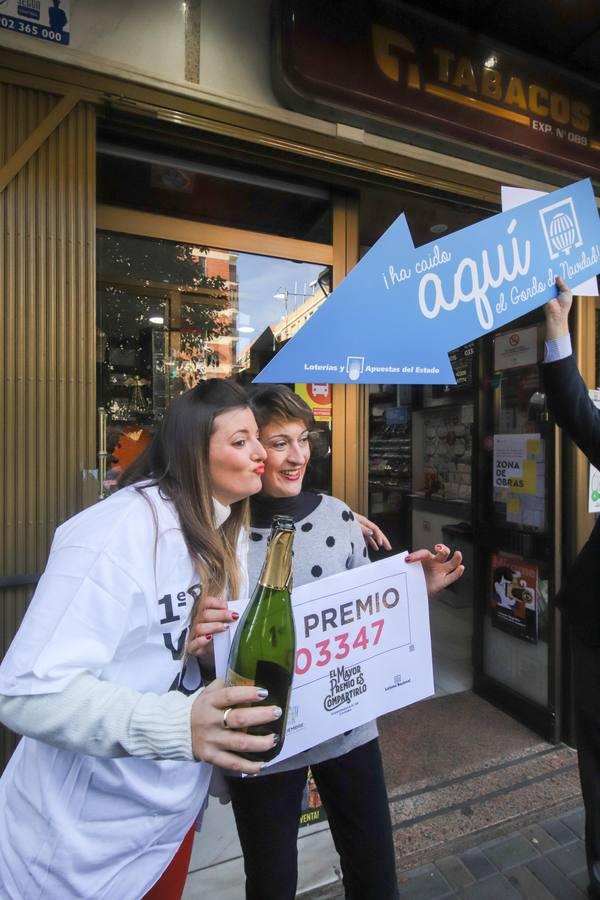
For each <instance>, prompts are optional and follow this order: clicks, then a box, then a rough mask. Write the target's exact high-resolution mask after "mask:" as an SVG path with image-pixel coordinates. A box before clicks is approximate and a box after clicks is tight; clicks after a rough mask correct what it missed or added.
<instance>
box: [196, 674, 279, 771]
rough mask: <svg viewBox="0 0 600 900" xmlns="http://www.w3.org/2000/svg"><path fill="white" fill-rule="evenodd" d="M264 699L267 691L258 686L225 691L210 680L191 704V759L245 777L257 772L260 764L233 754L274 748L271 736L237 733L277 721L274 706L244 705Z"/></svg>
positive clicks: (273, 739)
mask: <svg viewBox="0 0 600 900" xmlns="http://www.w3.org/2000/svg"><path fill="white" fill-rule="evenodd" d="M266 697H267V692H266V691H265V690H263V689H262V688H259V687H228V688H226V687H223V681H222V680H221V679H218V680H217V681H213V683H212V684H211V685H209V686H208V687H207V688H205V689H204V690H203V691H202V692H201V693H200V694H198V697H197V699H196V700H194V703H193V704H192V720H191V724H192V751H193V753H194V757H195V758H196V759H199V760H203V761H204V762H207V763H211V764H212V765H213V766H220V767H221V768H222V769H231V770H233V771H234V772H243V773H244V774H245V775H256V774H257V773H258V772H260V770H261V768H262V763H260V762H250V760H248V759H244V758H243V757H242V756H238V755H237V754H238V753H239V752H244V753H266V752H267V750H270V749H271V748H272V747H273V746H274V744H275V739H276V735H275V734H267V735H265V736H264V737H257V736H256V735H252V734H246V733H245V732H244V731H242V730H240V729H243V728H248V726H249V725H268V724H270V723H271V722H276V721H277V719H279V718H281V714H282V713H281V709H280V708H279V707H278V706H255V707H249V706H247V704H248V703H256V702H257V701H259V700H262V701H264V700H265V699H266ZM245 704H246V705H245Z"/></svg>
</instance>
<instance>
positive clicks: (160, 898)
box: [143, 823, 195, 900]
mask: <svg viewBox="0 0 600 900" xmlns="http://www.w3.org/2000/svg"><path fill="white" fill-rule="evenodd" d="M194 828H195V823H194V825H192V827H191V828H190V830H189V831H188V833H187V834H186V836H185V837H184V839H183V841H182V843H181V847H180V848H179V850H178V851H177V853H176V854H175V856H174V857H173V859H172V860H171V862H170V863H169V865H168V866H167V868H166V869H165V871H164V872H163V873H162V875H161V876H160V878H159V879H158V881H157V882H156V884H155V885H154V886H153V887H151V888H150V890H149V891H148V893H147V894H144V897H143V900H180V897H181V895H182V894H183V888H184V887H185V879H186V877H187V873H188V869H189V867H190V857H191V855H192V846H193V843H194Z"/></svg>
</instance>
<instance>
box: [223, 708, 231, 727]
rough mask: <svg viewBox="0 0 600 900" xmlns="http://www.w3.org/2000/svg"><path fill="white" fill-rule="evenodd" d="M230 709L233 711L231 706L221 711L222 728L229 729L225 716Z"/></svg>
mask: <svg viewBox="0 0 600 900" xmlns="http://www.w3.org/2000/svg"><path fill="white" fill-rule="evenodd" d="M232 709H233V707H232V706H228V707H227V709H224V710H223V728H231V725H228V724H227V716H228V715H229V713H230V712H231V710H232Z"/></svg>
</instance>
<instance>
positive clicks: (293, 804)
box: [227, 740, 399, 900]
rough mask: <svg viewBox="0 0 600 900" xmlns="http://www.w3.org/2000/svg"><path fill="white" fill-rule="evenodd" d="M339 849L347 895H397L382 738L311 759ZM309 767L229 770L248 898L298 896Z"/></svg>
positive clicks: (365, 899) (370, 898)
mask: <svg viewBox="0 0 600 900" xmlns="http://www.w3.org/2000/svg"><path fill="white" fill-rule="evenodd" d="M311 769H312V773H313V776H314V779H315V782H316V785H317V788H318V789H319V794H320V795H321V800H322V801H323V805H324V806H325V809H326V810H327V815H328V817H329V826H330V828H331V834H332V837H333V841H334V843H335V846H336V850H337V851H338V853H339V855H340V860H341V864H342V875H343V880H344V890H345V893H346V897H347V898H348V900H397V898H398V896H399V894H398V885H397V881H396V860H395V855H394V844H393V840H392V828H391V820H390V811H389V805H388V798H387V791H386V787H385V781H384V777H383V766H382V763H381V753H380V751H379V742H378V741H377V740H374V741H369V743H368V744H364V745H363V746H362V747H357V748H356V749H355V750H351V751H350V753H346V754H344V755H343V756H338V757H336V758H335V759H330V760H327V762H323V763H318V764H315V765H314V766H311ZM307 771H308V770H307V767H303V768H301V769H294V770H292V771H290V772H278V773H275V774H273V775H263V776H261V777H258V778H243V779H242V778H228V779H227V783H228V785H229V790H230V793H231V799H232V803H233V812H234V815H235V821H236V824H237V830H238V834H239V838H240V843H241V845H242V850H243V853H244V867H245V871H246V900H294V897H295V896H296V885H297V882H298V851H297V839H298V827H299V818H300V806H301V801H302V792H303V790H304V785H305V783H306V775H307Z"/></svg>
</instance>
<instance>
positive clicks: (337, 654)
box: [296, 619, 385, 675]
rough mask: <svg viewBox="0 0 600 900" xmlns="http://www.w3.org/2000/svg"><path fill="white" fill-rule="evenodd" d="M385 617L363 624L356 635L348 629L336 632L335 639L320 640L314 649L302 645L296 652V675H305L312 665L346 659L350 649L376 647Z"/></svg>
mask: <svg viewBox="0 0 600 900" xmlns="http://www.w3.org/2000/svg"><path fill="white" fill-rule="evenodd" d="M384 625H385V619H376V620H375V621H374V622H371V623H370V626H367V625H363V626H362V627H361V628H360V629H359V631H358V632H357V634H356V635H354V637H353V636H352V635H351V634H350V632H348V631H344V632H343V633H342V634H336V635H334V637H333V640H331V639H330V638H325V639H324V640H322V641H318V642H317V643H316V644H315V646H314V650H309V649H308V647H300V649H299V650H298V651H297V653H296V675H305V674H306V673H307V672H308V670H309V669H310V668H311V666H313V665H314V666H319V667H322V666H328V665H330V664H331V662H332V661H333V660H342V659H346V657H347V656H348V655H349V653H350V650H363V651H364V650H367V649H368V647H376V646H377V644H378V643H379V641H380V639H381V633H382V631H383V626H384Z"/></svg>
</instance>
